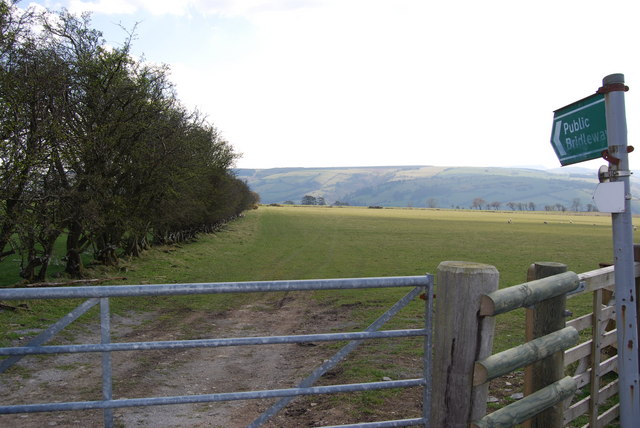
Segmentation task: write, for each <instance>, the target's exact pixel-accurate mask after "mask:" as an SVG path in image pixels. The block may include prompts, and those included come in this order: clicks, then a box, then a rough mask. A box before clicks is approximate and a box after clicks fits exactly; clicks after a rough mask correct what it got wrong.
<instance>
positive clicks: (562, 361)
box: [431, 250, 640, 428]
mask: <svg viewBox="0 0 640 428" xmlns="http://www.w3.org/2000/svg"><path fill="white" fill-rule="evenodd" d="M638 254H640V250H638ZM613 270H614V268H613V267H605V268H601V269H597V270H594V271H590V272H585V273H582V274H575V273H573V272H567V269H566V266H565V265H561V264H558V263H550V262H547V263H538V264H535V265H532V268H530V271H529V275H528V279H529V281H528V282H527V283H524V284H519V285H516V286H513V287H508V288H505V289H502V290H497V278H498V274H497V272H496V271H495V268H494V267H493V266H488V265H481V264H477V263H467V262H443V263H441V264H440V266H439V267H438V277H437V286H438V308H446V309H444V310H442V309H440V310H436V315H435V316H436V318H435V331H434V353H435V354H434V378H433V400H432V407H431V414H432V426H435V427H440V426H442V427H444V426H446V427H458V426H459V427H466V426H469V424H471V426H473V427H511V426H514V425H516V424H520V423H523V422H524V423H525V426H527V427H551V428H553V427H560V426H562V425H566V424H570V423H572V422H574V421H575V420H576V418H578V417H580V416H582V415H585V414H586V415H588V417H589V424H588V425H585V427H586V426H590V427H604V426H606V425H607V424H609V423H610V422H611V421H613V420H614V419H615V418H616V417H618V406H617V405H614V406H612V407H610V408H609V409H607V410H606V411H604V412H603V413H602V414H600V413H599V406H600V405H601V404H603V403H605V402H606V401H607V400H608V399H609V398H611V397H612V396H613V395H615V394H616V393H617V387H618V386H617V379H616V380H613V381H611V382H609V383H607V384H606V385H603V384H602V383H603V382H602V379H603V377H605V376H606V375H607V374H609V373H611V372H613V371H616V370H617V357H616V356H615V355H613V354H614V353H615V346H616V330H615V307H614V306H613V301H612V294H613V291H612V290H613V287H614V271H613ZM639 276H640V263H636V277H639ZM567 293H571V294H570V295H569V297H575V296H577V295H583V294H586V293H592V294H593V313H592V314H587V315H584V316H581V317H578V318H576V319H572V320H570V321H568V322H566V326H565V319H566V318H565V316H566V311H565V303H566V299H567ZM520 307H528V309H527V342H526V343H524V344H523V345H519V346H517V347H515V348H511V349H509V350H506V351H503V352H500V353H497V354H495V355H491V348H492V345H493V333H494V326H495V318H494V316H495V315H498V314H502V313H505V312H507V311H510V310H513V309H516V308H520ZM587 329H591V330H592V334H591V338H590V339H588V340H586V341H584V342H582V343H578V342H579V340H580V339H579V337H580V334H579V332H581V331H584V330H587ZM583 337H584V336H583ZM611 350H613V351H611ZM607 352H608V353H607ZM522 367H527V369H526V371H527V372H528V375H527V376H525V397H524V398H523V399H521V400H519V401H517V402H515V403H512V404H510V405H508V406H505V407H503V408H502V409H499V410H497V411H495V412H493V413H491V414H488V415H487V414H486V398H487V395H488V382H489V381H490V380H491V379H494V378H497V377H499V376H503V375H505V374H507V373H509V372H511V371H513V370H516V369H518V368H522ZM536 370H538V371H536ZM567 371H569V372H571V374H570V375H569V376H566V375H565V373H566V372H567ZM587 386H588V387H589V395H586V396H584V397H582V398H580V399H578V400H577V401H576V402H575V403H572V399H573V397H574V395H575V393H576V391H578V390H580V389H582V394H584V392H585V391H584V388H586V387H587Z"/></svg>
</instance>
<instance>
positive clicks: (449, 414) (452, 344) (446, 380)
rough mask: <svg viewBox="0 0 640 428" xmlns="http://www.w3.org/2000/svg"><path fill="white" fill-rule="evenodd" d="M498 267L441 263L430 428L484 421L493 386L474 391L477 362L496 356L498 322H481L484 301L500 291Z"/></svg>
mask: <svg viewBox="0 0 640 428" xmlns="http://www.w3.org/2000/svg"><path fill="white" fill-rule="evenodd" d="M498 279H499V274H498V271H497V269H496V268H495V267H493V266H490V265H485V264H479V263H470V262H454V261H447V262H442V263H440V265H439V266H438V272H437V283H436V285H437V295H438V298H437V301H436V312H435V322H434V340H433V349H434V359H433V375H432V379H433V380H432V384H433V386H432V388H433V389H432V401H431V426H433V427H447V428H449V427H467V426H468V425H469V421H472V420H475V419H477V418H480V417H482V416H484V414H485V413H486V407H487V392H488V387H489V386H488V384H486V385H482V386H479V387H477V388H473V368H474V364H475V361H476V360H478V359H483V358H486V357H488V356H489V355H491V351H492V346H493V332H494V327H495V318H494V317H480V316H479V314H478V313H479V309H480V296H482V295H483V294H489V293H491V292H493V291H495V290H497V289H498Z"/></svg>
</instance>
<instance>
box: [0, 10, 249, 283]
mask: <svg viewBox="0 0 640 428" xmlns="http://www.w3.org/2000/svg"><path fill="white" fill-rule="evenodd" d="M133 38H134V36H133V34H131V33H130V34H128V36H127V37H126V39H125V40H124V41H123V42H122V44H121V45H120V46H117V47H109V46H107V45H106V43H105V41H104V39H103V38H102V34H101V33H100V32H99V31H98V30H96V29H94V28H92V27H91V25H90V15H88V14H84V15H82V16H80V17H78V16H75V15H72V14H70V13H69V12H67V11H66V10H62V11H59V12H45V13H37V12H36V11H35V10H34V9H33V8H27V9H26V10H21V9H19V8H18V7H17V6H16V1H12V0H0V64H1V67H0V261H1V260H2V259H4V258H6V257H8V256H9V255H11V254H16V253H17V254H19V255H20V258H21V266H20V275H21V276H22V277H23V278H25V279H26V280H29V281H34V280H36V281H39V280H43V279H44V278H45V275H46V272H47V268H48V266H49V262H50V259H51V257H52V252H53V248H54V244H55V243H56V242H57V241H58V240H59V239H61V238H66V240H65V242H66V247H65V256H64V261H65V272H66V273H67V274H69V275H71V276H75V277H78V276H81V275H82V273H83V262H82V254H83V253H86V252H89V253H91V254H92V255H93V258H94V260H95V261H97V262H99V263H103V264H106V265H114V264H116V263H117V262H118V258H119V257H122V256H137V255H139V254H140V252H141V251H142V250H144V249H145V248H148V247H149V246H150V245H152V244H169V243H176V242H180V241H184V240H189V239H193V238H195V236H196V235H197V234H198V233H203V232H204V233H206V232H211V231H214V230H216V228H218V227H219V226H220V225H221V224H223V223H224V222H226V221H228V220H229V219H231V218H233V217H235V216H237V215H239V214H240V213H242V211H244V210H246V209H248V208H251V207H252V206H254V205H255V204H256V203H257V202H258V201H259V197H258V195H257V194H256V193H254V192H252V191H251V190H250V189H249V187H248V185H247V184H246V182H244V181H242V180H240V179H238V178H237V177H236V176H235V175H234V174H233V172H232V170H231V168H232V167H233V164H234V162H235V160H236V159H237V158H238V154H236V153H235V152H234V150H233V147H232V146H231V145H230V144H229V142H227V141H226V140H225V139H223V138H222V136H221V135H220V133H219V131H218V130H217V129H216V128H215V127H214V126H213V125H211V124H210V123H209V122H208V121H207V120H206V118H205V117H204V116H203V115H202V114H201V113H199V112H197V111H189V110H187V109H186V108H185V107H184V106H183V105H182V104H181V103H180V101H179V100H178V99H177V96H176V92H175V88H174V85H173V84H172V83H171V82H170V81H169V77H168V74H169V70H168V67H167V66H164V65H151V64H147V63H145V62H144V61H142V60H136V59H134V58H133V57H132V55H131V45H132V40H133Z"/></svg>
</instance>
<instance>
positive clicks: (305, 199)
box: [300, 195, 317, 205]
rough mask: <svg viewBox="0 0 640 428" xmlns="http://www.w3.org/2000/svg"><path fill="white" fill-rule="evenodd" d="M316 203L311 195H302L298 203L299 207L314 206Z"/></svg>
mask: <svg viewBox="0 0 640 428" xmlns="http://www.w3.org/2000/svg"><path fill="white" fill-rule="evenodd" d="M316 203H317V200H316V197H315V196H311V195H304V196H303V197H302V200H301V201H300V205H316Z"/></svg>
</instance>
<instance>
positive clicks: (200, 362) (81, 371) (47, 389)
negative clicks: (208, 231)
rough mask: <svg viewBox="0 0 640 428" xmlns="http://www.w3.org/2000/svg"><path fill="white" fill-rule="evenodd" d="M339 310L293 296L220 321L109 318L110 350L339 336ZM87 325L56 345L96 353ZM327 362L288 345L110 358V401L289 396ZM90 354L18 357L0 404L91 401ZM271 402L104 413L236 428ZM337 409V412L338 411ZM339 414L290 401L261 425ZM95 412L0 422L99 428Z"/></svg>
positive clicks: (95, 364)
mask: <svg viewBox="0 0 640 428" xmlns="http://www.w3.org/2000/svg"><path fill="white" fill-rule="evenodd" d="M348 312H349V310H348V309H345V311H340V310H336V308H335V307H332V306H328V305H327V306H325V305H322V304H320V303H318V302H316V301H314V300H313V299H309V298H308V295H305V294H303V293H300V294H297V293H289V294H286V295H284V297H282V296H281V297H279V298H278V299H277V300H273V301H270V302H266V301H263V302H253V303H252V304H248V305H245V306H243V307H240V308H238V309H235V310H231V311H228V312H224V313H217V314H216V313H209V312H207V311H203V310H197V311H195V310H192V311H189V310H187V311H185V310H181V311H180V312H174V313H160V312H146V313H131V314H128V315H127V316H126V317H122V316H113V317H112V332H113V333H112V341H113V342H133V341H161V340H178V339H196V338H219V337H242V336H268V335H283V334H309V333H320V332H328V331H331V330H332V329H340V330H342V331H349V329H353V325H352V323H350V322H349V318H348ZM98 331H99V328H98V325H97V324H91V325H84V326H80V327H74V328H71V329H70V332H66V333H64V334H63V335H62V338H61V339H60V340H59V341H58V343H99V336H98V334H97V332H98ZM334 352H335V348H334V350H332V349H330V348H329V347H328V346H327V345H325V344H322V343H317V344H291V345H262V346H243V347H236V346H233V347H222V348H208V349H192V350H178V351H176V350H162V351H141V352H114V353H113V354H112V358H113V379H114V381H113V397H114V398H115V399H118V398H136V397H149V396H176V395H190V394H211V393H221V392H237V391H248V390H262V389H280V388H289V387H294V386H296V384H297V383H298V382H300V381H301V380H302V379H303V378H304V377H305V376H307V375H308V374H309V373H310V372H311V371H312V370H313V369H314V368H315V367H317V366H319V365H320V364H322V362H323V361H324V360H325V359H326V358H328V357H329V356H330V355H332V354H333V353H334ZM101 388H102V386H101V368H100V355H99V354H63V355H58V356H44V357H43V356H35V357H26V358H24V359H23V360H22V361H21V362H20V363H18V364H17V366H15V367H13V368H12V369H10V370H9V371H8V372H7V373H4V374H3V375H2V376H0V402H2V403H3V404H14V403H43V402H55V401H85V400H100V398H101V394H102V392H101V391H102V389H101ZM274 402H275V400H246V401H234V402H226V403H204V404H184V405H169V406H149V407H141V408H125V409H115V410H114V420H115V426H120V427H225V428H226V427H245V426H247V424H249V423H250V422H251V421H253V420H254V419H255V418H256V417H258V416H259V415H260V414H261V413H262V412H263V411H264V410H265V409H267V408H268V407H269V406H270V405H271V404H272V403H274ZM338 407H339V406H338ZM347 411H348V410H345V409H340V408H337V407H336V406H335V405H333V404H331V401H330V400H326V399H322V398H318V399H310V398H309V397H306V398H298V399H297V400H295V401H294V402H293V403H291V404H290V405H289V406H288V407H287V408H285V409H284V410H283V411H282V412H281V413H280V414H278V415H277V416H276V417H275V418H273V420H271V421H270V422H268V423H267V424H265V425H264V426H268V427H302V426H318V425H328V424H340V423H346V422H347V421H348V420H349V419H350V417H349V416H348V415H346V412H347ZM102 418H103V417H102V412H101V411H67V412H56V413H33V414H19V415H0V426H3V427H5V426H6V427H13V426H16V427H18V426H19V427H46V426H60V427H67V426H68V427H94V426H96V427H99V426H102Z"/></svg>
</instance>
